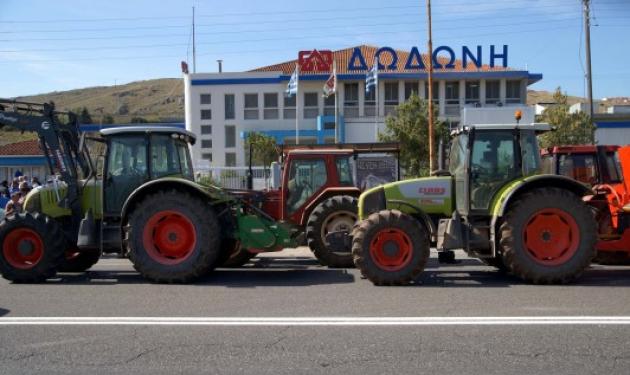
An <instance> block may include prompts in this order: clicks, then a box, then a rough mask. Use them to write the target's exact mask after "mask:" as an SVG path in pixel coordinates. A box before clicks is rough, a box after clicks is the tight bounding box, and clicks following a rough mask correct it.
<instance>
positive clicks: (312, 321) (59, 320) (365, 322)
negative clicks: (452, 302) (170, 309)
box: [0, 316, 630, 326]
mask: <svg viewBox="0 0 630 375" xmlns="http://www.w3.org/2000/svg"><path fill="white" fill-rule="evenodd" d="M10 325H11V326H21V325H145V326H162V325H187V326H454V325H494V326H502V325H503V326H509V325H515V326H524V325H630V316H515V317H511V316H510V317H508V316H506V317H123V316H121V317H4V318H0V326H10Z"/></svg>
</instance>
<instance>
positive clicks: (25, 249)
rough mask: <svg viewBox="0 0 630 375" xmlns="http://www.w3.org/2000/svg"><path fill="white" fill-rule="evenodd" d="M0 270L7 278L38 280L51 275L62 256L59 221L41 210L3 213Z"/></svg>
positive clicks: (23, 280)
mask: <svg viewBox="0 0 630 375" xmlns="http://www.w3.org/2000/svg"><path fill="white" fill-rule="evenodd" d="M0 250H1V251H0V273H2V277H4V278H5V279H7V280H11V281H14V282H20V283H38V282H42V281H45V280H46V279H48V278H51V277H53V276H55V273H56V272H57V268H58V267H59V265H60V264H61V262H63V259H64V256H65V239H64V235H63V232H62V230H61V227H60V226H59V223H57V222H56V221H55V220H54V219H52V218H50V217H48V216H46V215H44V214H41V213H37V212H35V213H28V212H26V213H20V214H16V215H9V216H7V217H6V218H5V219H4V220H3V221H2V222H1V223H0Z"/></svg>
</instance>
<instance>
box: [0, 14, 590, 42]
mask: <svg viewBox="0 0 630 375" xmlns="http://www.w3.org/2000/svg"><path fill="white" fill-rule="evenodd" d="M580 19H581V18H580V17H571V18H562V19H557V20H555V21H556V22H566V21H575V20H580ZM543 23H544V24H547V23H549V21H546V20H545V21H524V22H511V23H495V24H492V23H489V24H485V25H483V26H479V25H469V26H458V27H457V29H458V30H459V29H475V28H490V27H504V26H514V25H532V24H543ZM417 24H418V22H417V21H413V22H397V23H396V24H392V23H391V22H387V23H369V24H360V25H352V27H353V28H357V27H375V26H408V25H417ZM340 28H343V29H346V28H347V25H340V26H329V27H327V30H329V29H340ZM449 29H450V28H449ZM302 30H312V27H310V26H309V27H292V28H286V27H283V28H274V29H253V30H232V31H213V32H203V33H199V32H198V33H196V34H197V35H225V34H246V33H266V32H280V31H282V32H286V31H302ZM438 30H440V29H439V28H438ZM444 30H446V28H444ZM144 37H149V38H152V37H186V34H155V35H124V36H103V37H85V38H83V37H79V38H22V39H1V40H0V41H3V42H26V41H77V40H110V39H137V38H144Z"/></svg>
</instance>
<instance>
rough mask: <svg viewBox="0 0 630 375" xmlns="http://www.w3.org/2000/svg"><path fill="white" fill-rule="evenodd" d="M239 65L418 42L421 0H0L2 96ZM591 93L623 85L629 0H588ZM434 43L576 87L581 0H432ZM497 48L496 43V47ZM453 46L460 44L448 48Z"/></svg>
mask: <svg viewBox="0 0 630 375" xmlns="http://www.w3.org/2000/svg"><path fill="white" fill-rule="evenodd" d="M193 6H194V7H195V14H196V17H195V20H196V38H195V39H196V51H197V64H196V65H197V66H196V68H197V72H216V71H217V62H216V60H217V59H222V60H223V70H224V71H226V72H227V71H234V72H238V71H245V70H249V69H253V68H256V67H260V66H265V65H270V64H274V63H279V62H283V61H287V60H292V59H296V58H297V54H298V51H300V50H312V49H313V48H318V49H331V50H335V49H342V48H348V47H352V46H356V45H360V44H370V45H374V46H379V47H383V46H389V47H393V48H396V49H402V50H409V49H410V48H411V47H412V46H418V47H419V49H420V51H422V52H426V50H427V48H426V46H427V11H426V1H425V0H419V1H418V0H416V1H410V0H389V1H383V0H346V1H339V0H319V1H301V0H292V1H289V0H264V1H244V0H230V1H225V0H222V1H218V0H207V1H203V0H194V1H193V0H157V1H156V0H124V1H123V0H108V1H85V0H84V1H79V0H56V1H50V0H0V97H15V96H21V95H30V94H38V93H45V92H50V91H63V90H69V89H76V88H83V87H90V86H111V85H114V84H121V83H127V82H132V81H139V80H145V79H153V78H167V77H171V78H172V77H181V70H180V61H182V60H188V61H189V62H190V64H189V65H190V66H191V69H192V41H191V39H192V38H191V30H192V28H191V21H192V7H193ZM591 10H592V13H591V19H592V28H591V46H592V47H591V49H592V69H593V95H594V97H595V98H603V97H616V96H630V48H628V46H629V43H630V42H629V41H628V40H629V39H628V35H630V0H592V1H591ZM432 19H433V22H432V24H433V46H434V48H437V47H438V46H440V45H446V46H450V47H452V48H453V49H454V50H455V51H461V48H462V46H473V47H474V46H477V45H480V46H482V49H483V56H484V59H486V60H485V62H487V58H488V56H489V50H490V45H496V46H502V45H504V44H506V45H508V46H509V47H508V48H509V49H508V51H509V52H508V64H509V66H510V67H511V68H515V69H526V70H529V71H530V72H531V73H542V74H543V79H542V80H541V81H540V82H538V83H536V84H534V85H531V86H530V87H529V88H530V89H535V90H549V91H552V90H554V89H555V88H557V87H561V89H562V91H564V92H566V93H568V94H570V95H576V96H585V95H586V86H585V80H584V76H585V73H584V60H585V50H584V30H583V20H582V5H581V0H433V1H432ZM499 50H500V48H499ZM458 57H459V53H458Z"/></svg>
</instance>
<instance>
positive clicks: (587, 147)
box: [541, 145, 619, 155]
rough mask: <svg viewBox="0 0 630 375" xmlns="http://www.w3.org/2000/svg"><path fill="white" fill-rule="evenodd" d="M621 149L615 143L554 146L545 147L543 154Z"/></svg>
mask: <svg viewBox="0 0 630 375" xmlns="http://www.w3.org/2000/svg"><path fill="white" fill-rule="evenodd" d="M617 149H619V146H613V145H598V146H596V145H577V146H554V147H549V148H546V149H543V150H542V151H541V154H542V155H549V154H596V153H597V150H603V151H606V152H614V151H617Z"/></svg>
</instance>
